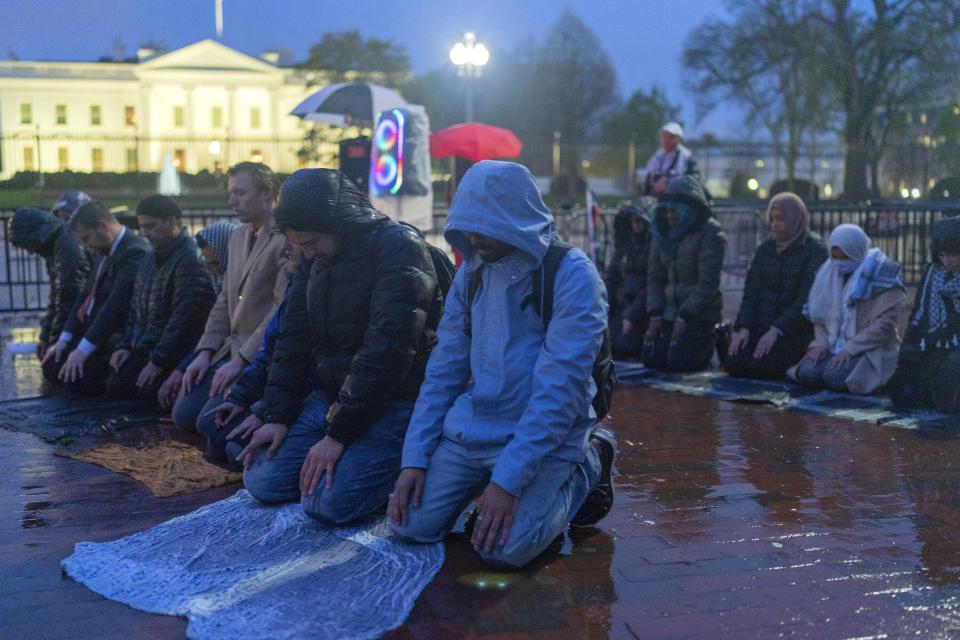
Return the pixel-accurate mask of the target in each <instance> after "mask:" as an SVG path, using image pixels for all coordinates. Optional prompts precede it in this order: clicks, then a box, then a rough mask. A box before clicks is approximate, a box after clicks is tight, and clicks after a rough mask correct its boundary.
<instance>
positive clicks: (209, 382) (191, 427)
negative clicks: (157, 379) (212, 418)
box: [171, 360, 227, 431]
mask: <svg viewBox="0 0 960 640" xmlns="http://www.w3.org/2000/svg"><path fill="white" fill-rule="evenodd" d="M226 362H227V361H226V360H221V361H220V362H218V363H216V364H214V365H211V366H210V368H209V369H208V370H207V375H205V376H203V378H202V379H201V380H200V382H199V383H198V384H196V385H194V387H193V391H191V392H190V393H188V394H187V395H185V396H183V397H181V398H177V401H176V403H175V404H174V405H173V411H172V412H171V413H172V417H173V423H174V424H175V425H177V426H178V427H180V428H181V429H183V430H184V431H196V430H197V422H198V420H199V419H200V414H201V412H202V411H203V407H204V405H206V404H207V403H208V402H214V401H216V402H215V404H211V405H210V406H211V407H215V406H217V405H219V404H221V403H222V402H223V396H222V395H216V396H214V397H213V398H211V397H210V387H212V386H213V375H214V374H215V373H216V372H217V369H219V368H220V367H221V366H222V365H224V364H226Z"/></svg>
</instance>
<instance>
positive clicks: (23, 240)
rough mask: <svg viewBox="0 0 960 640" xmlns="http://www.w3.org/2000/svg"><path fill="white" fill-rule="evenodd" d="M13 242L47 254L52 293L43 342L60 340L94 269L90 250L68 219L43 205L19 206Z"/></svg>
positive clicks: (42, 328) (42, 322)
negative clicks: (33, 206) (38, 207)
mask: <svg viewBox="0 0 960 640" xmlns="http://www.w3.org/2000/svg"><path fill="white" fill-rule="evenodd" d="M10 242H11V244H13V246H15V247H19V248H21V249H26V250H27V251H30V252H32V253H35V254H37V255H39V256H40V257H41V258H43V261H44V264H45V265H46V268H47V279H48V280H49V282H50V297H49V299H48V302H47V312H46V313H45V314H44V316H43V318H42V319H41V320H40V342H43V343H47V344H49V343H52V342H56V341H57V338H58V337H59V336H60V331H61V330H63V326H64V325H65V324H66V322H67V316H69V315H70V311H71V310H72V309H73V307H74V304H75V303H76V301H77V296H79V295H80V290H81V289H83V284H84V282H86V280H87V276H88V274H89V273H90V262H91V259H90V254H89V253H88V252H87V250H86V249H84V248H83V246H82V245H81V244H80V241H79V240H77V237H76V236H75V235H74V234H73V232H72V231H70V227H69V226H68V225H67V223H66V222H64V221H62V220H60V219H59V218H57V217H56V216H54V215H53V214H52V213H49V212H47V211H41V210H40V209H18V210H17V212H16V213H15V214H14V216H13V221H12V223H11V225H10Z"/></svg>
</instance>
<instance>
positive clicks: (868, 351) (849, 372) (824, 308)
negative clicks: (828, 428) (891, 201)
mask: <svg viewBox="0 0 960 640" xmlns="http://www.w3.org/2000/svg"><path fill="white" fill-rule="evenodd" d="M827 244H828V246H829V247H830V260H829V261H828V262H826V263H824V264H823V266H821V267H820V270H819V271H817V276H816V278H815V279H814V281H813V287H811V289H810V296H809V298H808V299H807V306H806V308H805V309H804V313H805V315H806V316H807V317H808V318H809V319H810V321H811V322H813V331H814V336H815V337H814V339H813V342H811V343H810V346H809V347H807V353H806V355H805V356H804V357H803V358H802V359H801V360H800V362H798V363H797V364H796V365H794V366H793V367H791V368H790V369H789V370H788V371H787V377H788V378H790V379H792V380H794V381H796V382H799V383H800V384H802V385H804V386H808V387H814V388H823V387H826V388H827V389H830V390H832V391H849V392H850V393H859V394H867V393H873V392H874V391H876V390H877V389H879V388H880V387H881V386H883V385H884V384H886V382H887V380H889V379H890V376H892V375H893V372H894V369H895V368H896V366H897V349H898V347H899V345H900V336H899V335H898V334H897V322H898V320H899V318H900V306H901V305H902V303H903V299H904V296H905V290H904V287H903V277H902V274H901V269H900V265H899V264H897V263H896V262H894V261H893V260H891V259H890V258H888V257H887V256H886V254H884V253H883V251H881V250H880V249H877V248H873V249H871V248H870V238H869V237H868V236H867V234H866V233H864V231H863V229H861V228H860V227H858V226H857V225H854V224H841V225H840V226H838V227H837V228H836V229H834V230H833V231H832V232H831V233H830V240H829V242H828V243H827Z"/></svg>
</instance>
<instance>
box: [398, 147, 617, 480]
mask: <svg viewBox="0 0 960 640" xmlns="http://www.w3.org/2000/svg"><path fill="white" fill-rule="evenodd" d="M467 233H478V234H482V235H485V236H488V237H491V238H495V239H497V240H500V241H502V242H506V243H508V244H510V245H511V246H513V247H515V248H516V249H517V250H515V251H513V252H512V253H510V254H509V255H507V256H506V257H504V258H502V259H501V260H499V261H498V262H496V263H493V264H487V263H484V262H483V260H482V259H481V258H480V257H479V256H478V255H477V254H476V252H475V250H474V249H473V247H472V246H471V245H470V242H469V239H468V236H467ZM445 236H446V239H447V241H448V242H449V243H450V244H451V245H453V246H454V247H455V248H456V249H457V250H458V251H460V253H462V254H463V256H464V258H465V260H464V264H463V266H462V267H461V268H460V270H459V271H458V272H457V277H456V278H455V280H454V282H453V285H452V286H451V288H450V292H449V293H448V294H447V300H446V306H445V309H444V315H443V319H442V320H441V322H440V327H439V329H438V331H437V334H438V338H439V342H438V344H437V346H436V347H434V349H433V352H432V354H431V356H430V361H429V364H428V365H427V373H426V379H425V380H424V383H423V386H422V387H421V390H420V396H419V398H418V399H417V404H416V408H415V409H414V412H413V416H412V417H411V419H410V426H409V428H408V430H407V437H406V441H405V443H404V450H403V466H404V467H418V468H423V469H426V468H428V467H429V461H430V457H431V455H433V452H434V451H435V450H436V448H437V445H438V444H439V443H440V441H441V439H443V440H446V441H447V443H448V444H449V445H450V446H452V447H454V448H456V449H458V451H459V452H460V453H461V454H463V455H465V456H468V457H473V458H496V459H497V461H496V463H495V466H494V471H493V476H492V478H491V480H492V481H493V482H495V483H496V484H497V485H499V486H500V487H502V488H503V489H505V490H507V491H509V492H510V493H511V494H513V495H515V496H519V495H520V493H521V492H522V491H523V489H524V487H525V486H526V485H527V484H528V483H529V482H530V481H531V480H532V479H533V477H534V476H535V475H536V474H537V471H538V469H539V467H540V464H541V462H542V461H543V459H544V458H545V457H547V456H554V457H558V458H561V459H564V460H570V461H573V462H578V463H579V462H582V461H583V459H584V456H585V454H586V450H587V446H589V445H588V441H589V435H590V430H591V428H592V426H593V425H594V423H595V422H596V416H595V414H594V412H593V408H592V406H591V400H592V398H593V395H594V393H595V391H596V386H595V384H594V382H593V378H592V376H591V371H592V368H593V362H594V358H595V357H596V355H597V351H598V349H599V348H600V343H601V340H602V336H603V330H604V328H605V327H606V325H607V299H606V291H605V289H604V286H603V283H602V281H601V279H600V274H599V273H598V272H597V269H596V267H595V266H594V265H593V263H592V262H591V261H590V259H589V258H587V256H586V255H585V254H584V253H583V252H582V251H580V250H578V249H573V250H571V251H569V252H568V253H567V254H566V256H565V257H564V259H563V261H562V262H561V264H560V267H559V269H558V271H557V275H556V283H555V289H554V291H555V296H554V302H553V316H552V319H551V321H550V325H549V328H548V330H547V331H546V332H544V329H543V321H542V320H541V318H540V316H539V315H537V313H536V312H535V311H534V310H533V308H532V306H531V305H530V304H524V299H525V298H527V297H528V296H529V295H530V294H531V292H532V290H533V273H534V272H535V271H536V270H537V269H538V268H539V267H540V265H541V263H542V261H543V258H544V255H545V254H546V252H547V249H548V248H549V246H550V242H551V240H553V239H556V238H557V233H556V229H555V227H554V222H553V216H552V215H551V214H550V211H549V210H548V209H547V207H546V206H545V205H544V203H543V200H542V198H541V197H540V192H539V190H538V189H537V186H536V183H535V182H534V180H533V176H532V175H531V174H530V172H529V171H528V170H527V169H526V168H525V167H523V166H521V165H518V164H514V163H510V162H495V161H484V162H480V163H478V164H476V165H474V166H473V167H472V168H471V169H470V170H469V171H468V172H467V174H466V175H465V176H464V178H463V181H462V182H461V185H460V188H459V189H458V190H457V194H456V197H455V198H454V200H453V203H452V204H451V206H450V212H449V216H448V218H447V227H446V232H445ZM477 269H482V281H481V285H480V288H479V290H478V292H477V294H476V296H475V298H474V300H473V305H472V309H471V311H470V316H471V319H472V323H471V324H472V337H468V336H467V335H466V333H465V332H464V327H465V324H466V320H467V310H466V295H467V292H466V288H467V282H468V279H469V277H470V274H472V273H473V272H474V271H475V270H477Z"/></svg>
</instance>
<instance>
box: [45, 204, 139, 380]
mask: <svg viewBox="0 0 960 640" xmlns="http://www.w3.org/2000/svg"><path fill="white" fill-rule="evenodd" d="M69 224H70V228H71V230H72V231H73V232H74V233H75V234H76V236H77V238H79V239H80V242H82V243H83V244H85V245H86V246H87V247H88V248H89V249H90V250H91V251H93V252H95V253H97V254H99V256H100V259H99V260H98V262H97V263H96V264H95V265H94V266H93V268H92V270H91V271H90V275H89V277H88V278H87V282H86V285H85V286H84V289H83V292H82V293H81V294H80V295H79V296H77V299H76V301H75V302H74V305H73V309H72V310H71V312H70V313H69V314H68V316H67V321H66V324H65V325H64V327H63V331H61V332H60V336H59V338H58V339H57V342H56V344H54V345H53V346H51V347H50V348H49V349H47V353H46V355H45V356H44V358H43V363H42V369H43V376H44V378H46V379H47V380H48V381H49V382H52V383H54V384H58V383H62V384H63V385H64V386H65V387H66V388H67V389H68V390H69V391H73V392H75V393H79V394H83V395H101V394H102V393H103V392H104V383H105V382H106V379H107V376H108V375H109V373H110V354H111V353H113V350H114V347H115V346H116V344H117V343H118V342H119V340H120V339H121V338H122V337H123V332H124V331H125V330H126V326H127V314H128V313H129V311H130V299H131V297H132V296H133V286H134V283H135V282H136V278H137V273H138V272H139V270H140V263H141V262H142V261H143V259H144V256H146V254H147V253H148V252H149V251H150V245H149V244H148V243H147V241H146V240H144V239H143V238H141V237H140V236H138V235H137V234H135V233H134V232H133V231H131V230H129V229H127V228H126V227H124V226H123V225H121V224H120V222H119V221H118V220H117V217H116V216H115V215H113V213H111V211H110V210H109V209H108V208H107V207H105V206H104V205H103V204H102V203H100V202H98V201H96V200H92V201H90V202H88V203H87V204H85V205H83V206H82V207H80V208H79V209H77V210H76V212H75V213H74V214H73V216H71V218H70V223H69ZM68 353H69V355H67V354H68Z"/></svg>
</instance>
